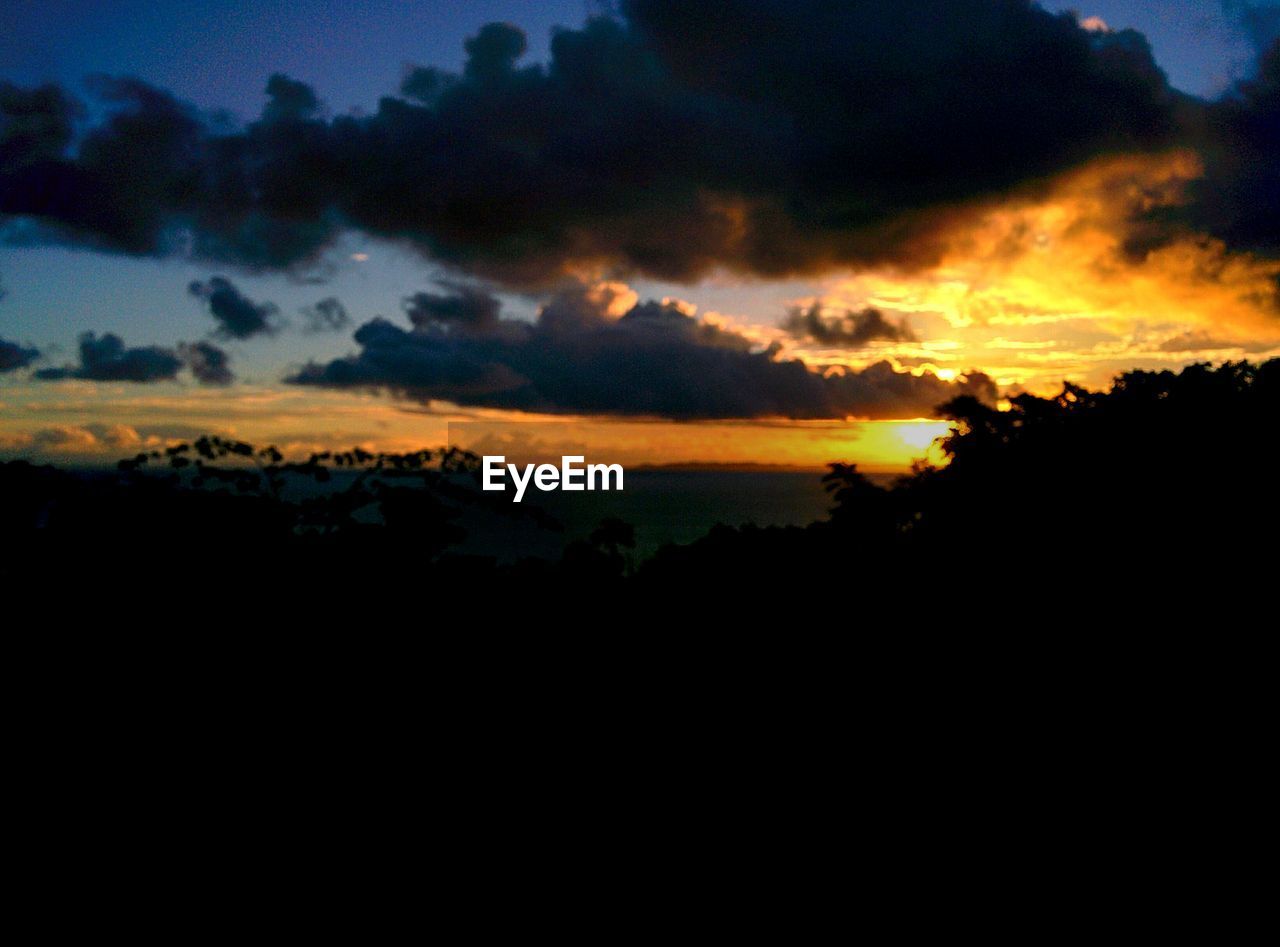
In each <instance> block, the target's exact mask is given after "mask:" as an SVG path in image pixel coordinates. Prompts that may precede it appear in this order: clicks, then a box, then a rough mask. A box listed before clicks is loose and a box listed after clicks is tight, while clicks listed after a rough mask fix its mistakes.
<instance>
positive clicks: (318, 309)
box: [302, 296, 351, 332]
mask: <svg viewBox="0 0 1280 947" xmlns="http://www.w3.org/2000/svg"><path fill="white" fill-rule="evenodd" d="M302 318H303V319H304V320H305V322H304V324H303V328H304V329H305V330H306V331H307V332H337V331H338V330H339V329H345V328H346V327H347V326H349V325H350V324H351V317H350V316H349V315H348V314H347V307H346V306H344V305H342V303H341V302H339V301H338V299H337V298H336V297H334V296H329V297H326V298H325V299H322V300H320V301H319V302H318V303H316V304H315V305H314V306H304V307H303V309H302Z"/></svg>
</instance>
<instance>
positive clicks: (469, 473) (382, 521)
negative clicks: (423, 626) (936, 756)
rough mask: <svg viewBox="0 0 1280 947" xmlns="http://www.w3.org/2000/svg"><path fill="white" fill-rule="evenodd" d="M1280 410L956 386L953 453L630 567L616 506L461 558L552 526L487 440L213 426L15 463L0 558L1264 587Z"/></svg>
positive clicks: (241, 577) (824, 582)
mask: <svg viewBox="0 0 1280 947" xmlns="http://www.w3.org/2000/svg"><path fill="white" fill-rule="evenodd" d="M1278 409H1280V360H1273V361H1269V362H1266V363H1264V364H1261V365H1253V364H1249V363H1246V362H1239V363H1229V364H1226V365H1223V366H1221V367H1219V368H1216V369H1215V368H1211V367H1209V366H1207V365H1194V366H1191V367H1189V368H1186V369H1183V370H1182V371H1180V372H1171V371H1162V372H1146V371H1133V372H1128V373H1125V374H1123V375H1121V376H1119V377H1118V378H1117V379H1116V380H1115V384H1114V386H1113V388H1112V389H1111V390H1110V391H1108V392H1095V391H1089V390H1087V389H1085V388H1082V387H1079V386H1077V385H1073V384H1066V385H1064V386H1063V389H1062V392H1061V393H1060V394H1059V395H1057V396H1056V397H1052V398H1039V397H1034V396H1032V395H1029V394H1020V395H1017V396H1015V397H1013V398H1011V399H1010V401H1009V404H1008V405H1007V410H997V409H995V408H992V407H990V406H988V405H987V404H985V403H983V402H981V401H979V400H977V399H975V398H969V397H962V398H957V399H955V400H953V401H951V402H950V403H948V404H947V405H945V406H943V407H942V409H941V410H942V412H943V415H944V416H945V417H947V418H950V419H952V420H953V421H954V422H955V430H954V433H952V434H951V435H950V436H948V437H946V438H945V439H944V440H943V442H942V448H943V450H944V451H945V452H946V454H947V455H948V456H949V458H950V462H949V463H948V464H947V465H945V466H942V467H932V466H927V465H919V466H917V468H916V469H915V470H914V471H913V472H912V473H911V474H909V475H907V476H903V477H901V478H899V479H898V480H897V481H895V482H894V483H893V484H892V485H891V486H889V487H883V486H879V485H877V484H876V483H873V482H872V481H871V480H869V479H868V478H867V477H866V476H864V475H863V474H862V473H861V472H860V471H858V469H857V468H856V466H854V465H851V464H839V463H837V464H832V465H831V469H830V472H829V473H828V474H827V475H826V476H825V477H824V478H823V480H824V485H825V487H826V489H827V491H828V493H829V494H830V497H831V501H832V508H831V514H830V517H829V518H828V519H826V520H823V521H821V522H817V523H813V524H811V525H809V526H807V527H765V528H760V527H756V526H743V527H736V528H735V527H729V526H717V527H715V528H713V529H712V530H710V532H709V533H708V534H707V535H706V536H704V537H703V538H701V539H699V540H697V541H696V542H693V543H691V544H688V545H684V546H677V545H668V546H665V547H663V548H661V549H659V550H658V551H657V553H656V554H655V555H653V556H652V557H651V558H650V559H648V560H646V561H644V562H643V563H641V564H639V566H638V567H637V564H636V563H635V561H634V560H633V555H634V550H635V548H636V533H635V529H634V528H633V527H632V526H630V525H628V524H626V523H623V522H621V521H619V520H616V519H609V520H606V521H604V522H602V523H600V524H599V526H598V527H597V528H596V529H595V530H594V531H593V532H591V533H590V534H589V535H587V536H586V537H585V538H583V539H577V540H573V541H570V542H568V543H567V544H565V545H564V546H563V554H562V556H561V558H560V559H559V561H554V560H550V559H535V558H521V554H520V552H519V550H518V549H511V550H510V555H507V556H505V557H504V558H503V560H502V561H499V559H498V558H497V557H495V556H488V555H477V554H474V553H468V552H466V550H465V548H463V547H460V546H459V544H460V543H462V542H463V541H464V540H465V539H466V538H467V531H466V530H465V529H464V528H463V526H462V525H461V524H460V522H459V519H460V513H461V512H462V511H464V510H478V511H481V512H482V513H483V514H484V515H485V516H490V517H502V518H510V517H517V518H521V519H527V520H530V521H532V522H533V523H536V524H537V525H538V526H539V527H545V528H548V529H556V528H558V525H559V524H557V523H555V522H554V521H552V520H551V519H550V518H549V517H547V516H546V514H545V513H543V512H542V511H540V510H538V508H537V507H536V506H535V505H534V504H532V503H528V502H526V503H522V504H513V503H512V502H511V501H510V498H509V497H508V496H507V495H505V494H503V493H498V494H490V493H485V492H483V491H481V490H480V489H479V476H478V471H479V458H478V457H476V455H474V454H470V453H466V452H464V451H459V450H456V449H449V450H434V451H432V450H427V451H419V452H416V453H409V454H382V453H371V452H368V451H365V450H362V449H360V448H354V449H352V450H350V451H344V452H337V453H330V452H324V453H316V454H312V455H311V456H310V457H308V458H307V459H306V460H305V461H288V460H286V459H285V457H284V456H283V454H282V453H281V452H280V451H279V450H277V449H276V448H275V447H264V448H257V447H254V446H253V445H251V444H247V443H244V442H242V441H237V440H231V439H225V438H220V437H216V436H207V437H202V438H199V439H198V440H195V441H193V442H191V443H182V444H175V445H172V446H169V447H166V448H164V449H157V450H151V451H147V452H143V453H139V454H138V455H136V456H135V457H133V458H130V459H128V460H125V461H122V462H121V463H120V464H119V469H118V470H117V471H116V472H115V473H105V472H102V473H96V474H90V473H83V472H80V473H73V472H69V471H62V470H57V469H54V468H52V467H38V466H34V465H32V464H30V463H26V462H23V461H17V462H12V463H7V464H0V491H2V493H0V495H2V497H3V503H0V527H3V529H4V532H5V536H6V539H7V540H8V541H7V542H6V543H5V544H4V547H3V548H4V552H3V560H0V569H2V570H3V572H2V573H0V575H2V576H3V577H4V578H5V579H6V580H9V581H10V582H11V584H12V585H13V587H15V588H17V587H24V586H26V587H31V586H32V583H37V584H38V583H39V582H40V581H42V580H48V581H49V582H50V583H55V582H59V581H65V580H66V579H67V570H68V568H71V567H72V566H69V563H72V562H74V568H75V569H76V578H77V579H78V580H80V581H81V583H82V584H84V583H92V584H93V585H94V586H95V587H100V588H106V587H109V588H110V589H111V590H112V591H113V592H115V593H117V594H118V593H119V590H120V589H128V588H135V589H139V590H142V591H143V592H144V593H145V592H149V591H151V590H154V589H156V588H165V589H176V590H187V591H189V592H191V593H192V594H201V595H205V594H207V593H208V592H209V590H210V589H211V588H214V589H218V590H221V591H229V592H243V591H245V590H246V589H253V590H256V591H264V590H267V591H276V590H279V589H281V588H286V589H289V588H292V589H300V588H302V587H303V584H308V583H310V584H312V585H314V584H315V583H317V582H318V583H322V585H321V586H320V587H321V588H322V590H324V591H326V592H332V591H334V590H336V589H345V590H347V591H348V592H352V590H356V591H359V590H366V589H367V590H368V593H367V594H368V595H369V596H370V599H369V600H370V602H371V603H372V604H378V603H385V602H387V601H390V600H395V599H396V598H397V596H408V595H411V594H415V593H423V594H425V593H428V592H436V593H446V594H447V593H452V592H455V591H461V590H465V589H470V588H473V587H485V588H488V587H492V588H495V589H500V588H506V587H510V586H511V585H512V584H520V583H522V582H530V583H544V584H545V583H550V584H551V587H555V584H556V582H557V581H564V582H565V583H567V584H569V585H571V586H572V587H573V588H575V589H582V590H589V589H606V588H607V589H623V588H635V589H648V588H654V587H658V588H662V587H667V586H672V585H685V586H693V587H696V589H697V590H698V591H699V592H706V593H708V594H720V595H729V594H746V593H752V594H762V593H763V592H764V591H765V590H770V594H774V593H776V592H779V591H781V590H787V591H788V592H790V593H793V594H794V595H796V596H798V597H799V599H800V600H803V597H804V596H811V595H818V596H840V595H861V596H873V597H874V596H878V597H880V598H882V599H883V598H885V597H886V596H891V595H898V596H900V597H899V598H898V599H895V600H896V601H901V602H906V603H917V604H919V603H920V602H921V601H922V598H921V596H922V595H926V594H927V595H930V596H932V597H933V599H934V601H935V602H937V601H938V600H939V598H941V599H945V600H946V602H947V603H948V604H947V607H948V608H950V609H953V610H955V612H956V614H957V615H960V614H972V613H980V612H981V611H982V610H983V609H984V608H989V607H1008V606H1010V605H1011V604H1012V603H1014V602H1016V601H1018V600H1020V599H1023V598H1026V597H1030V596H1040V598H1041V601H1042V603H1043V602H1051V603H1054V605H1055V606H1056V608H1057V609H1060V610H1062V611H1063V612H1064V613H1065V614H1069V613H1070V610H1071V608H1072V606H1073V605H1074V604H1078V602H1079V599H1080V596H1082V595H1086V594H1089V593H1097V592H1104V593H1116V594H1117V595H1120V596H1123V597H1124V598H1125V599H1126V600H1133V599H1134V597H1135V596H1138V597H1146V598H1151V597H1164V598H1165V599H1169V597H1170V596H1172V597H1173V598H1174V599H1176V598H1177V597H1178V596H1182V597H1184V598H1187V597H1193V596H1197V595H1204V594H1208V593H1209V592H1212V593H1213V594H1252V595H1256V594H1258V591H1257V590H1258V589H1259V588H1260V587H1262V586H1261V583H1262V582H1264V581H1267V580H1269V579H1270V577H1271V576H1272V575H1273V574H1274V566H1273V565H1272V564H1271V559H1270V555H1269V552H1270V550H1269V546H1270V543H1271V542H1272V537H1273V536H1274V535H1275V530H1276V528H1277V526H1280V503H1277V501H1276V497H1275V480H1276V475H1275V470H1276V460H1277V446H1276V444H1277V439H1276V430H1275V425H1276V421H1277V418H1278V417H1280V410H1278ZM503 522H505V519H504V520H503ZM642 525H643V524H642ZM504 535H505V534H504ZM624 580H626V581H624ZM308 594H309V595H311V596H314V595H315V594H316V593H315V591H314V589H312V591H310V592H309V593H308ZM353 594H354V593H353ZM360 594H364V593H363V592H360ZM902 596H905V597H902ZM309 600H310V601H315V599H314V597H313V598H311V599H309ZM1041 611H1043V609H1042V610H1041Z"/></svg>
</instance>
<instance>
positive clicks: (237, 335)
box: [187, 276, 280, 339]
mask: <svg viewBox="0 0 1280 947" xmlns="http://www.w3.org/2000/svg"><path fill="white" fill-rule="evenodd" d="M187 292H189V293H190V294H191V295H192V296H195V297H196V298H198V299H203V300H204V301H205V302H206V303H207V304H208V306H209V314H210V315H212V316H213V318H214V319H216V320H217V321H218V329H217V334H218V335H220V336H222V337H223V338H231V339H248V338H252V337H253V336H255V335H270V334H271V333H272V332H274V331H275V326H274V325H273V323H272V320H273V319H274V318H275V316H276V315H277V314H278V313H279V312H280V310H279V308H278V307H277V306H276V305H275V303H269V302H266V303H255V302H254V301H253V300H252V299H250V298H249V297H248V296H245V295H244V294H243V293H241V292H240V290H238V289H236V287H235V285H234V284H233V283H232V282H231V281H230V280H229V279H227V278H226V277H224V276H211V277H209V280H208V282H205V283H202V282H200V281H199V280H195V281H193V282H192V283H191V285H190V286H188V287H187Z"/></svg>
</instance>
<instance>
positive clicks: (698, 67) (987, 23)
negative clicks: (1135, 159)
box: [0, 0, 1270, 337]
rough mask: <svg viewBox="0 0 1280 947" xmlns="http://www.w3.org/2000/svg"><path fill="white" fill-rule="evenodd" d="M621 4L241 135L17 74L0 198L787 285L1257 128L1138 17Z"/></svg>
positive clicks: (527, 280) (458, 258)
mask: <svg viewBox="0 0 1280 947" xmlns="http://www.w3.org/2000/svg"><path fill="white" fill-rule="evenodd" d="M620 13H621V16H620V17H618V18H613V19H611V18H598V19H594V20H591V21H589V22H588V23H587V24H586V25H585V26H583V27H582V28H581V29H577V30H563V31H560V32H558V33H557V34H556V35H555V36H554V37H553V39H552V43H551V58H550V61H549V62H548V63H547V64H546V65H545V66H543V65H532V66H522V65H521V64H520V57H521V55H522V53H523V52H524V48H525V39H524V36H523V34H522V33H520V31H519V30H518V29H516V28H515V27H512V26H509V25H504V24H490V25H489V26H486V27H484V28H483V29H482V30H481V31H480V32H479V33H478V34H477V35H476V36H475V37H473V38H472V39H471V40H469V41H468V43H467V60H466V65H465V67H464V69H463V72H462V74H461V75H452V74H447V73H444V72H441V71H439V70H436V69H431V68H418V69H415V70H413V71H411V72H410V73H409V74H408V75H407V77H406V79H405V82H404V84H403V86H402V89H401V90H400V94H399V95H398V96H389V97H387V98H384V99H383V100H382V101H381V103H380V104H379V106H378V108H377V111H376V112H374V113H373V114H371V115H367V116H353V115H341V116H337V117H334V118H331V119H326V118H325V117H323V115H322V109H321V105H320V103H319V102H318V101H317V99H316V96H315V94H314V93H313V92H312V90H310V89H309V88H308V87H307V86H305V85H303V84H302V83H299V82H296V81H294V80H291V79H289V78H287V77H285V76H279V75H277V76H274V77H272V78H271V80H270V82H269V83H268V85H267V93H268V96H269V100H270V101H269V103H268V105H267V106H266V108H265V109H264V111H263V113H262V115H261V116H260V117H259V118H258V119H257V120H256V121H254V122H252V123H250V124H249V125H247V126H246V127H244V128H243V129H239V130H232V131H227V130H225V129H224V128H220V127H218V126H217V125H216V124H215V123H210V122H208V121H206V120H205V119H204V118H203V117H202V116H200V115H198V114H197V113H196V112H195V111H194V110H193V109H191V108H190V107H189V106H187V105H185V104H183V103H181V102H179V101H177V100H175V99H174V98H173V97H172V96H170V95H168V94H167V93H165V92H164V91H162V90H160V89H156V88H153V87H151V86H148V85H146V84H144V83H142V82H139V81H137V80H132V79H107V78H98V79H96V80H95V81H94V82H93V83H92V85H91V92H92V94H93V97H94V112H95V114H96V113H97V112H105V115H106V117H105V118H104V119H103V120H101V121H100V122H99V123H98V124H96V125H94V126H92V127H91V128H89V129H88V130H87V132H85V133H84V134H82V135H80V134H77V132H76V123H77V122H78V121H80V120H81V119H83V117H84V116H85V115H86V114H89V112H88V110H86V108H85V106H84V105H83V104H82V103H81V102H79V101H78V100H77V99H76V98H75V97H74V96H72V95H71V94H70V93H69V92H67V91H66V90H64V89H61V88H57V87H53V86H45V87H41V88H36V89H21V88H17V87H15V86H12V85H0V215H6V216H9V217H23V218H28V219H32V220H35V221H38V222H40V223H41V224H42V225H43V226H45V227H46V228H48V229H49V231H50V232H51V233H52V234H53V235H55V236H56V237H57V238H59V239H64V240H74V241H79V242H82V243H87V244H90V245H93V246H97V247H100V248H103V249H109V250H115V251H119V252H124V253H132V254H160V253H166V252H171V251H174V250H177V249H181V250H184V251H189V252H191V253H192V254H194V255H195V256H197V257H199V258H203V259H207V260H216V261H225V262H227V263H230V264H236V265H239V266H243V267H247V268H272V267H287V266H296V265H300V264H305V263H307V262H308V261H314V260H315V258H316V256H317V254H319V253H320V252H321V251H322V250H323V249H324V248H325V247H326V246H328V245H329V244H330V242H331V241H332V240H333V239H334V238H335V237H336V235H337V234H338V233H340V232H341V231H342V230H343V229H344V228H356V229H359V230H362V231H364V232H367V233H370V234H375V235H379V236H383V237H389V238H394V239H398V240H402V241H406V242H408V243H410V244H412V245H413V246H416V247H417V248H419V249H420V250H422V251H423V252H424V253H425V254H427V255H428V256H430V257H431V258H432V259H434V260H437V261H440V262H443V263H445V264H448V265H451V266H453V267H456V268H458V269H459V270H464V271H467V272H470V273H472V274H481V275H485V276H487V277H490V278H495V279H499V280H502V281H504V282H506V283H508V284H512V285H516V284H520V285H529V284H546V283H549V282H554V281H555V279H556V278H558V277H559V276H560V275H562V274H564V273H575V274H581V273H583V272H584V270H587V269H590V271H591V272H592V273H595V274H600V273H605V272H616V273H621V274H628V273H629V274H643V275H648V276H653V277H659V278H664V279H675V280H691V279H694V278H696V277H698V276H700V275H702V274H705V273H707V272H708V271H710V270H712V269H714V268H717V267H725V268H729V269H732V270H736V271H740V272H745V273H752V274H758V275H763V276H779V275H784V274H794V273H816V272H821V271H824V270H829V269H831V268H835V267H848V266H856V265H861V264H866V263H879V262H885V261H893V262H896V263H899V264H902V265H917V264H924V263H928V262H930V261H932V260H935V259H936V257H937V254H938V252H939V249H938V247H937V245H936V233H937V231H938V229H939V228H940V227H942V226H945V225H946V224H947V223H948V222H951V221H954V220H955V219H957V218H963V216H964V214H965V212H966V208H967V207H968V206H970V205H972V204H975V203H981V202H982V201H983V200H985V199H988V198H992V197H994V196H997V195H1000V194H1003V193H1004V192H1006V191H1007V190H1008V189H1010V188H1014V187H1019V186H1034V184H1033V183H1029V182H1036V181H1038V180H1040V179H1041V178H1043V177H1045V176H1047V175H1051V174H1054V173H1056V172H1059V171H1062V170H1064V169H1067V168H1070V167H1072V166H1075V165H1077V164H1079V163H1080V162H1083V161H1086V160H1088V159H1091V158H1093V157H1096V156H1098V155H1101V154H1108V153H1114V152H1119V151H1127V150H1143V149H1151V148H1158V147H1164V146H1167V145H1169V144H1172V143H1178V142H1179V141H1181V140H1183V139H1186V138H1188V137H1189V136H1191V135H1192V129H1193V128H1195V129H1199V130H1200V131H1197V132H1196V134H1200V133H1205V134H1208V136H1209V137H1210V138H1211V139H1212V138H1213V137H1214V135H1215V134H1217V133H1222V132H1230V133H1232V134H1236V133H1238V134H1247V132H1244V131H1238V132H1231V130H1230V129H1224V128H1222V127H1220V126H1222V124H1223V123H1224V122H1225V121H1226V120H1225V119H1224V118H1219V117H1217V113H1211V114H1209V115H1208V116H1201V115H1200V113H1201V112H1202V111H1203V109H1201V107H1200V105H1199V104H1197V103H1195V102H1194V101H1193V100H1191V99H1189V98H1187V97H1185V96H1181V95H1179V94H1177V93H1175V92H1173V91H1171V90H1170V88H1169V86H1168V84H1167V82H1166V81H1165V77H1164V76H1163V74H1162V73H1161V72H1160V70H1159V69H1158V68H1157V66H1156V64H1155V62H1154V61H1153V59H1152V56H1151V52H1150V49H1149V48H1148V46H1147V44H1146V42H1145V40H1144V39H1143V38H1142V36H1140V35H1139V34H1137V33H1134V32H1132V31H1091V30H1087V29H1084V28H1082V27H1081V25H1080V24H1079V23H1078V22H1077V20H1076V19H1075V17H1074V16H1071V15H1066V14H1064V15H1052V14H1050V13H1047V12H1045V11H1044V10H1042V9H1040V8H1039V7H1037V6H1035V5H1033V4H1031V3H1029V2H1025V0H954V2H950V3H947V4H929V5H927V6H926V7H924V8H923V9H922V8H921V7H920V6H918V5H911V4H888V3H882V2H869V0H866V2H850V3H843V4H830V3H824V2H820V0H796V2H793V3H789V4H785V5H784V4H765V3H758V2H750V0H730V2H723V3H717V4H715V8H714V12H710V13H709V12H708V10H707V8H706V7H704V6H698V7H697V8H695V7H693V6H690V5H680V4H669V3H659V2H647V0H628V2H623V3H622V4H620ZM1242 108H1244V109H1245V110H1246V111H1252V110H1253V109H1255V108H1262V109H1264V110H1265V109H1267V108H1270V106H1268V105H1265V104H1260V103H1259V102H1252V103H1251V104H1246V105H1243V106H1242ZM1192 113H1195V114H1194V116H1193V115H1192ZM1189 116H1191V117H1192V118H1194V119H1195V120H1194V121H1193V120H1191V119H1190V118H1189ZM1227 124H1231V123H1229V122H1227ZM1245 124H1248V123H1247V122H1246V123H1245ZM1260 144H1261V143H1260ZM215 292H216V290H215ZM210 298H211V299H212V295H211V297H210ZM219 318H223V324H224V329H225V330H226V331H227V332H229V333H230V334H232V335H233V336H235V335H236V333H237V332H238V331H251V330H250V329H248V328H243V329H242V328H241V325H240V323H239V321H238V320H237V317H236V316H234V315H232V316H229V317H226V318H224V317H219ZM253 322H254V320H253V319H252V318H251V319H250V324H252V323H253ZM236 337H240V336H236Z"/></svg>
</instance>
